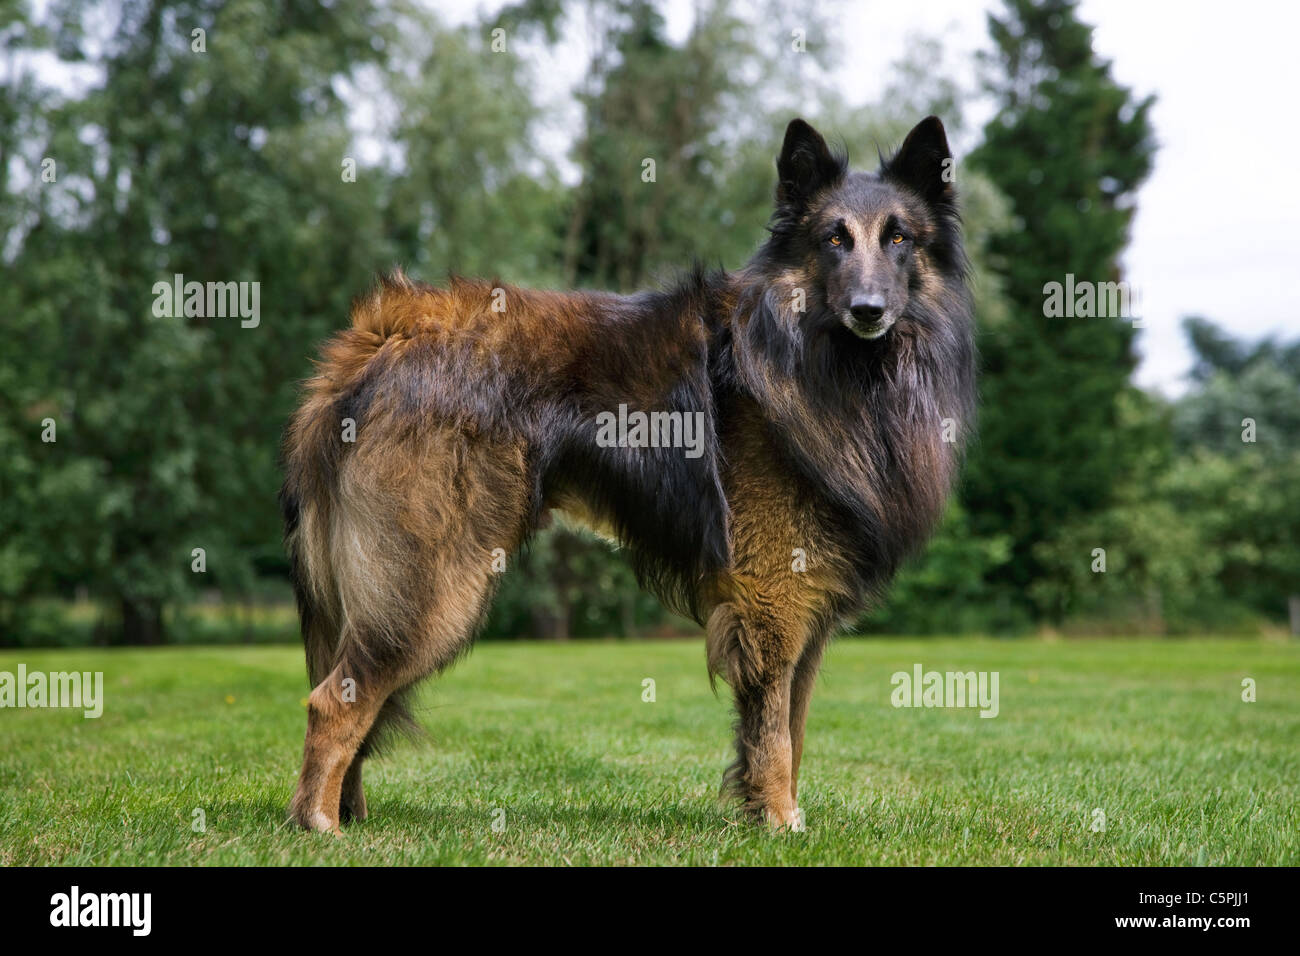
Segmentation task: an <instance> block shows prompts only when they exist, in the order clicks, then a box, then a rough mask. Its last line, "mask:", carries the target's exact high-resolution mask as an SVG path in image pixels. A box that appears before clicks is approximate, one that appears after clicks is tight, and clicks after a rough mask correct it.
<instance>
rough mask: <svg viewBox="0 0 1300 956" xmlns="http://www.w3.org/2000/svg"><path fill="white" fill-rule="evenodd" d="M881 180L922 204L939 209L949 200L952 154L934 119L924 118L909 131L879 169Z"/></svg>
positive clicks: (946, 137)
mask: <svg viewBox="0 0 1300 956" xmlns="http://www.w3.org/2000/svg"><path fill="white" fill-rule="evenodd" d="M880 172H881V175H882V176H884V178H885V179H888V180H891V181H893V182H895V183H898V184H899V185H901V186H906V187H907V188H909V189H912V190H914V191H916V192H917V193H919V194H920V195H921V196H922V197H923V198H924V199H925V201H926V202H929V203H931V204H936V205H941V204H949V203H951V202H952V200H953V189H952V180H953V168H952V150H950V149H949V148H948V136H947V134H946V133H944V131H943V123H941V122H939V117H937V116H927V117H926V118H925V119H923V120H921V122H919V123H917V124H916V125H915V126H914V127H912V132H910V133H908V134H907V139H905V140H903V145H902V146H900V147H899V149H898V152H897V153H895V154H894V156H893V158H892V159H890V160H889V161H888V162H886V163H885V164H884V165H883V166H882V167H881V168H880Z"/></svg>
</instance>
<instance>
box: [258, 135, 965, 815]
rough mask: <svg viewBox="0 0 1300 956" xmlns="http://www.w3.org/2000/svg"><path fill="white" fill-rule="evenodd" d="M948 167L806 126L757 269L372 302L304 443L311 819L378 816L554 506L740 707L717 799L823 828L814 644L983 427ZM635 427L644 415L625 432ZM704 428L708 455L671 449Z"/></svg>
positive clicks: (317, 393)
mask: <svg viewBox="0 0 1300 956" xmlns="http://www.w3.org/2000/svg"><path fill="white" fill-rule="evenodd" d="M951 171H952V156H951V151H950V149H949V146H948V141H947V136H946V133H945V131H944V128H943V125H942V123H941V122H940V121H939V120H938V119H937V118H936V117H933V116H931V117H927V118H926V119H924V120H923V121H921V122H920V123H919V124H917V126H916V127H915V128H914V129H912V131H911V132H910V133H909V134H908V136H907V137H906V139H905V140H904V142H903V144H902V146H901V147H900V148H899V149H898V151H897V152H896V153H894V154H893V155H892V156H891V157H889V158H888V159H882V161H881V165H880V168H879V169H878V171H877V172H874V173H867V172H856V171H850V170H849V166H848V160H847V156H845V155H844V154H843V153H842V152H836V151H832V150H831V149H830V148H828V146H827V144H826V141H825V140H824V139H823V137H822V136H821V135H820V134H819V133H818V132H817V131H816V130H814V129H813V128H812V127H811V126H810V125H809V124H808V123H806V122H804V121H803V120H801V119H795V120H793V121H792V122H791V123H790V124H789V126H788V128H787V129H786V132H785V140H784V143H783V145H782V148H781V152H780V156H779V158H778V160H777V173H778V184H777V187H776V197H775V207H774V211H773V214H772V217H771V221H770V224H769V226H768V231H769V236H768V237H767V239H766V240H765V241H764V242H763V243H762V245H761V246H760V247H759V249H758V251H757V252H756V254H755V255H754V257H753V258H752V259H751V261H750V262H749V263H748V264H747V265H745V266H744V267H743V268H742V269H740V270H738V271H735V272H726V271H721V270H710V269H705V268H703V267H700V266H698V265H697V266H695V267H694V268H693V269H692V270H689V271H687V272H686V273H684V274H683V275H682V276H681V277H680V278H679V279H678V280H676V281H675V282H673V283H672V284H671V285H670V286H669V287H666V288H662V289H658V290H653V291H644V292H640V293H637V294H634V295H628V296H623V295H615V294H612V293H605V292H590V291H580V292H552V291H535V290H527V289H520V288H515V287H513V286H509V285H504V284H501V283H497V282H487V281H472V280H466V279H461V278H452V279H451V280H450V281H449V283H448V285H447V286H446V287H445V288H437V287H433V286H429V285H424V284H420V283H416V282H413V281H411V280H410V279H408V278H406V277H405V276H404V275H402V274H401V273H400V272H397V273H394V274H392V275H389V276H387V277H385V278H382V279H380V280H379V282H378V284H377V286H376V288H375V289H374V290H373V291H372V292H371V293H370V294H369V295H368V296H366V297H364V298H362V299H359V300H358V301H357V302H356V303H355V304H354V307H353V310H352V317H351V318H352V322H351V327H350V328H348V329H346V330H345V331H342V332H340V333H338V335H336V336H335V337H334V338H333V339H332V340H331V341H330V342H328V344H327V345H326V346H325V347H324V349H323V355H322V359H321V361H320V362H319V364H318V370H317V374H316V375H315V376H314V377H313V378H311V379H310V380H309V381H308V382H307V383H306V385H305V387H304V394H303V397H302V401H301V404H300V405H299V407H298V408H297V410H296V412H295V413H294V415H293V416H292V419H291V420H290V422H289V425H288V428H287V430H286V433H285V439H284V447H283V451H282V457H283V463H284V470H285V481H284V486H283V489H282V492H281V507H282V511H283V514H284V522H285V541H286V547H287V550H288V553H289V555H290V558H291V565H292V569H293V577H294V587H295V592H296V595H297V600H298V606H299V613H300V617H301V624H302V634H303V640H304V644H305V647H306V657H307V669H308V672H309V677H310V680H311V683H312V685H313V687H314V689H313V690H312V692H311V695H310V697H309V699H308V717H307V735H306V742H305V745H304V753H303V763H302V771H301V774H300V777H299V780H298V786H297V790H296V792H295V794H294V797H293V800H292V804H291V807H290V815H291V817H292V819H293V820H294V821H296V822H297V823H298V824H300V825H301V826H303V827H306V828H310V829H315V830H320V831H327V832H334V833H338V832H339V826H340V823H341V822H348V821H349V820H357V819H363V818H365V816H366V813H367V810H366V800H365V794H364V790H363V787H362V779H361V775H362V764H363V762H364V761H365V759H366V758H367V757H368V756H369V755H371V754H373V753H374V752H375V750H376V747H377V746H378V744H379V742H380V740H381V738H382V737H383V736H384V735H385V734H386V732H387V731H390V730H394V729H400V728H402V727H403V726H409V725H410V723H411V718H410V713H409V711H408V709H407V708H406V706H405V704H404V701H405V699H406V697H407V695H408V694H409V692H410V691H411V689H412V688H413V687H414V685H415V684H416V683H417V682H418V681H420V680H422V679H423V678H425V677H428V676H429V675H431V674H435V673H438V672H440V671H441V670H443V669H444V668H446V667H447V666H448V665H450V664H451V663H452V662H453V661H455V660H456V659H457V658H458V657H459V656H460V655H462V654H464V653H466V652H467V651H468V649H469V648H470V645H471V643H472V641H473V639H474V637H475V634H476V631H477V630H478V628H479V626H480V624H481V623H482V621H483V619H484V615H485V612H486V610H487V608H488V607H489V604H490V601H491V598H492V595H493V592H494V588H495V585H496V583H497V581H498V579H499V575H498V574H497V573H495V572H496V571H498V570H499V564H494V556H495V558H496V559H498V560H499V557H500V555H502V554H512V553H514V552H515V551H516V550H517V549H518V548H520V547H521V546H522V545H524V544H525V542H526V541H527V540H528V538H529V536H530V534H532V533H533V532H534V531H535V530H536V529H537V528H538V527H540V526H542V525H543V524H544V523H545V521H546V520H547V519H548V515H549V512H551V511H552V510H560V511H563V512H565V513H567V514H568V515H570V516H572V517H573V518H575V519H577V520H579V521H581V522H583V523H585V524H587V525H589V526H590V527H592V528H594V529H596V530H597V531H599V532H602V533H604V534H607V535H608V536H610V537H612V538H614V539H616V540H617V541H619V542H620V543H621V544H622V546H623V548H624V549H625V550H626V552H627V554H628V555H629V558H630V560H631V562H632V564H633V567H634V568H635V570H636V572H637V575H638V579H639V580H640V582H641V583H642V585H643V586H644V587H646V588H647V589H649V590H650V591H652V592H653V593H655V594H656V595H658V596H659V597H660V598H661V599H662V600H663V601H664V602H665V603H667V604H668V605H669V606H671V607H673V608H675V609H678V610H680V611H681V612H683V613H685V614H687V615H689V616H691V617H693V618H694V619H695V620H696V621H697V622H699V623H701V624H703V625H705V627H706V630H707V637H706V650H707V661H708V672H709V675H710V679H711V680H713V679H714V678H716V677H721V678H722V679H723V680H724V681H725V682H726V683H727V684H728V685H729V686H730V688H731V690H732V693H733V694H734V698H735V709H736V728H735V748H736V758H735V762H734V763H733V764H732V766H731V767H730V769H729V770H728V771H727V772H726V775H725V777H724V786H725V787H726V789H728V790H729V791H730V792H731V793H732V794H733V795H734V796H735V797H736V798H738V800H739V803H740V805H741V806H742V807H743V808H744V810H745V812H746V813H747V814H748V815H750V816H751V817H752V818H753V819H755V820H766V821H767V822H768V823H769V824H771V825H772V826H774V827H777V828H798V827H801V826H802V820H801V815H800V813H799V810H798V778H799V765H800V759H801V757H802V754H803V739H804V726H805V722H806V720H807V715H808V703H809V698H810V695H811V692H812V688H813V683H814V680H815V678H816V675H817V671H818V667H819V664H820V661H821V658H822V652H823V650H824V648H825V646H826V643H827V641H828V639H829V637H830V635H831V634H832V633H833V631H834V630H835V629H836V627H837V626H838V625H839V624H841V623H842V622H844V621H846V620H847V619H849V618H851V617H852V616H853V615H856V614H859V613H861V612H862V611H863V609H865V608H866V607H868V606H869V605H870V604H871V603H872V602H873V601H874V600H876V599H878V598H879V597H880V596H881V595H882V594H883V592H884V590H885V588H886V586H887V584H888V583H889V581H890V579H891V577H892V576H893V575H894V573H895V571H896V570H897V568H898V567H899V566H900V564H901V563H902V562H903V561H904V560H905V559H907V558H908V557H909V556H910V555H912V554H914V553H915V552H916V551H917V550H918V549H919V548H920V547H921V546H922V544H923V543H924V542H925V540H926V539H927V537H928V535H929V534H930V533H931V531H932V529H933V528H934V526H935V524H936V522H937V521H938V520H939V518H940V517H941V515H942V513H943V511H944V508H945V503H946V500H947V497H948V495H949V493H950V490H951V488H952V486H953V483H954V479H955V476H956V474H957V471H958V468H959V465H960V461H961V457H962V447H963V444H964V442H965V441H966V438H967V436H968V434H969V432H970V430H971V426H972V419H973V416H974V410H975V347H974V341H973V316H972V301H971V295H970V291H969V278H968V275H969V267H968V264H967V260H966V257H965V254H964V251H963V247H962V235H961V223H960V216H959V212H958V207H957V197H956V194H955V189H954V186H953V183H952V179H953V176H952V174H951ZM638 413H640V415H641V418H640V419H636V416H637V414H638ZM616 414H617V415H619V416H622V418H621V419H620V420H621V421H624V420H626V421H635V425H634V426H633V427H632V428H623V427H621V426H620V429H619V431H620V434H618V435H617V436H615V437H611V435H612V434H613V433H612V432H609V431H608V425H609V423H610V420H611V419H610V416H613V415H616ZM656 416H657V417H656ZM646 420H652V421H655V422H657V423H658V424H659V425H660V426H662V427H661V428H659V429H658V430H659V431H663V432H666V433H667V438H668V440H666V441H655V440H646V436H645V435H644V434H643V432H644V431H646V429H645V428H644V427H643V426H644V424H645V422H646ZM688 420H689V422H690V423H691V424H692V425H693V426H694V428H693V431H694V432H695V433H696V435H695V438H696V442H695V444H694V447H693V449H690V450H689V453H687V451H688V450H686V449H683V448H681V447H673V446H674V443H675V442H674V440H673V439H674V438H676V437H677V436H676V431H675V429H676V428H677V427H678V425H677V423H679V422H683V421H688ZM670 425H671V426H672V427H669V426H670ZM601 429H606V433H605V436H604V437H605V440H600V438H601ZM659 437H663V436H659Z"/></svg>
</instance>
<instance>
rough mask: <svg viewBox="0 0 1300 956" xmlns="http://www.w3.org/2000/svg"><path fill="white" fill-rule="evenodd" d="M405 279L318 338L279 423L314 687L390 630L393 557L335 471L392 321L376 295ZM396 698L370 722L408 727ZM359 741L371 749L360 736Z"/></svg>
mask: <svg viewBox="0 0 1300 956" xmlns="http://www.w3.org/2000/svg"><path fill="white" fill-rule="evenodd" d="M413 288H414V286H413V284H412V283H410V282H409V280H407V279H406V278H405V277H404V276H402V275H401V273H400V272H399V273H395V274H394V275H391V276H389V277H386V278H383V279H381V280H380V283H379V286H378V287H377V288H376V289H375V290H374V292H373V293H371V295H370V296H368V297H366V298H365V299H363V300H361V301H359V302H358V303H356V304H355V305H354V307H353V311H352V327H351V328H350V329H347V330H345V331H343V332H342V333H340V334H339V335H337V336H336V337H335V338H334V339H332V340H331V341H330V342H329V343H328V345H326V347H325V349H324V351H323V354H322V360H321V362H320V366H319V370H318V373H317V374H316V375H315V376H314V377H313V378H311V379H310V380H309V381H308V382H307V383H306V385H305V388H304V394H303V400H302V402H301V404H300V405H299V406H298V409H297V411H296V412H295V413H294V415H293V417H292V418H291V419H290V422H289V426H288V428H287V429H286V431H285V436H284V444H283V447H282V449H281V461H282V466H283V469H284V484H283V486H282V488H281V491H280V510H281V515H282V517H283V520H284V542H285V549H286V551H287V552H288V556H289V563H290V571H291V576H292V580H293V589H294V596H295V598H296V599H297V603H298V615H299V619H300V621H301V625H302V639H303V646H304V650H305V651H306V658H307V674H308V677H309V678H310V680H311V683H312V686H313V687H315V686H316V685H318V684H319V683H320V682H321V681H322V680H324V679H325V678H326V677H327V676H329V674H330V672H331V671H332V670H333V669H334V668H335V667H337V666H338V665H339V664H340V663H341V662H342V661H343V660H344V659H345V657H346V658H348V659H349V660H350V661H351V662H352V663H353V664H355V665H356V666H357V668H358V669H359V668H361V667H363V666H364V665H365V664H366V663H367V662H368V661H370V660H371V658H372V656H373V652H374V650H375V649H376V647H375V646H373V645H375V644H376V643H377V642H379V641H383V640H386V639H391V638H392V637H393V636H394V635H395V633H396V632H397V631H398V630H399V628H398V627H397V626H396V623H395V622H394V621H393V620H390V618H391V617H392V616H393V615H394V614H395V613H397V611H398V610H400V609H397V608H394V607H393V601H392V600H391V598H390V597H389V596H387V595H386V594H385V592H384V588H385V581H386V580H389V579H390V577H389V573H388V572H389V570H390V569H389V568H388V564H389V563H390V559H392V558H393V555H392V554H390V553H389V551H388V550H386V549H387V548H388V545H389V544H390V543H391V542H389V541H388V540H387V539H388V537H389V536H388V535H387V534H386V529H384V528H383V527H382V526H381V525H379V524H378V523H377V522H376V520H375V518H374V516H373V515H372V514H370V513H369V510H370V509H367V508H366V507H365V505H364V502H363V501H361V500H359V496H358V495H357V494H355V493H354V494H349V493H348V490H347V488H346V487H345V484H346V482H345V480H344V479H345V477H346V476H345V474H344V472H345V465H346V460H347V457H348V456H349V455H350V454H352V453H353V450H354V447H355V446H354V444H353V443H352V442H353V439H354V438H355V430H356V429H357V428H358V426H359V419H360V418H362V417H363V415H362V413H361V411H360V410H359V408H354V407H352V406H353V405H355V404H356V402H357V395H358V392H359V391H360V390H361V389H362V388H363V386H364V383H365V382H366V381H367V378H368V370H369V369H370V367H371V364H372V362H373V360H374V359H375V356H376V355H378V353H379V352H380V350H381V349H382V348H383V346H384V343H385V342H386V341H387V340H388V338H389V337H390V336H391V335H393V334H394V333H395V332H397V331H399V330H398V329H394V328H387V327H385V324H384V321H385V320H384V319H383V316H385V315H386V314H389V313H388V310H385V309H383V308H381V307H380V301H381V299H382V298H383V297H384V296H385V295H387V294H389V293H409V292H410V291H412V290H413ZM349 428H351V429H353V435H352V437H351V438H349V436H348V434H347V430H348V429H349ZM400 698H401V695H400V694H398V695H394V696H393V697H392V698H390V700H389V704H388V705H386V706H385V707H384V709H383V711H382V712H381V715H380V720H379V721H378V723H377V725H376V727H377V730H378V729H381V727H382V728H389V727H394V726H395V727H399V728H404V729H407V730H411V729H413V728H414V727H415V722H414V720H413V719H411V717H410V714H409V712H408V711H407V709H406V708H405V707H404V706H403V704H402V701H401V699H400ZM366 749H367V750H368V751H369V750H372V749H373V743H372V742H371V741H370V740H369V739H368V741H367V747H366Z"/></svg>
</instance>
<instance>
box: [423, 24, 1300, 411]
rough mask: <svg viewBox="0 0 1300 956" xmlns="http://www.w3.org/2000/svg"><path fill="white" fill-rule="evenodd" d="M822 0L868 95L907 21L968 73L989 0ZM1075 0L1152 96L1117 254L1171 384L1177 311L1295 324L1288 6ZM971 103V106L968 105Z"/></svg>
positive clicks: (1297, 149) (1296, 217) (856, 84)
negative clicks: (1148, 134)
mask: <svg viewBox="0 0 1300 956" xmlns="http://www.w3.org/2000/svg"><path fill="white" fill-rule="evenodd" d="M487 5H488V6H489V7H496V6H499V5H500V4H499V3H498V2H494V0H488V2H487ZM439 6H440V7H442V9H444V10H446V7H445V6H443V5H442V4H439ZM828 7H829V9H830V10H838V11H842V12H843V15H844V16H843V20H844V30H843V36H842V37H841V40H842V44H843V46H844V48H845V49H846V50H848V51H851V52H853V53H855V54H856V55H854V56H853V57H852V58H851V59H849V61H848V62H846V63H845V65H844V67H843V68H842V69H843V80H844V83H845V86H844V88H845V89H847V90H852V91H854V92H855V94H857V95H855V96H854V99H857V100H859V101H860V102H871V101H874V100H877V99H878V98H879V97H880V94H881V92H882V90H883V88H884V85H885V83H886V80H887V67H888V64H889V63H890V62H891V61H892V60H895V59H897V57H898V56H899V55H900V54H901V53H902V52H903V49H904V42H905V40H906V38H907V36H908V35H909V34H910V33H922V34H928V35H935V36H938V37H940V38H941V39H942V40H943V41H944V46H945V49H946V51H948V52H949V54H950V56H949V66H950V67H952V68H954V69H955V70H956V72H957V74H958V77H959V78H961V79H963V81H968V85H970V86H972V87H973V85H974V66H973V59H972V55H973V53H974V51H976V50H977V49H981V48H984V47H986V45H987V33H986V29H985V14H986V12H987V11H988V10H990V9H1000V8H1001V3H1000V2H994V0H925V2H924V3H906V4H900V3H884V2H876V0H840V2H839V3H835V2H834V0H831V3H829V4H828ZM692 8H693V3H692V0H669V4H668V8H667V10H668V22H669V30H670V33H672V34H674V36H676V37H680V36H681V35H683V34H684V33H685V32H686V30H687V29H689V25H690V21H691V16H692ZM461 9H464V8H463V7H462V8H461ZM1080 10H1081V14H1082V16H1083V18H1084V19H1085V20H1086V21H1088V22H1090V23H1092V24H1093V25H1095V27H1096V33H1095V45H1096V49H1097V52H1098V53H1099V54H1100V55H1102V56H1103V57H1105V58H1107V59H1109V60H1111V62H1112V69H1113V72H1114V75H1115V77H1116V78H1117V79H1118V80H1119V81H1120V82H1121V83H1124V84H1125V85H1127V86H1129V87H1131V88H1132V89H1133V90H1134V92H1135V93H1136V94H1137V95H1139V96H1141V95H1145V94H1146V93H1155V94H1156V95H1157V97H1158V99H1157V103H1156V106H1155V109H1154V113H1153V121H1154V125H1155V130H1156V136H1157V139H1158V141H1159V144H1160V149H1159V152H1158V153H1157V155H1156V163H1155V170H1154V172H1153V174H1152V176H1151V178H1150V179H1149V180H1148V181H1147V183H1146V184H1145V185H1144V186H1143V188H1142V190H1141V191H1140V193H1139V195H1138V215H1137V219H1136V221H1135V224H1134V229H1133V236H1132V243H1131V245H1130V247H1129V250H1128V253H1127V255H1126V256H1125V260H1124V262H1125V266H1126V268H1127V278H1128V280H1129V281H1130V282H1131V283H1133V284H1134V285H1135V286H1136V287H1137V288H1138V291H1139V292H1140V297H1141V304H1142V313H1143V319H1144V322H1145V328H1143V329H1142V330H1141V332H1140V333H1139V337H1138V349H1139V351H1140V353H1141V355H1142V364H1141V366H1140V368H1139V370H1138V381H1139V382H1140V383H1141V384H1143V385H1146V386H1149V387H1154V388H1158V389H1160V390H1161V391H1164V392H1166V393H1176V392H1178V391H1180V390H1181V379H1182V376H1183V375H1184V374H1185V372H1186V371H1187V369H1188V367H1189V365H1190V353H1189V351H1188V349H1187V347H1186V344H1185V342H1184V339H1183V335H1182V332H1181V329H1180V321H1181V319H1182V318H1183V317H1184V316H1186V315H1189V314H1194V313H1195V314H1201V315H1204V316H1206V317H1207V318H1210V319H1212V320H1213V321H1215V322H1218V323H1219V324H1221V325H1223V326H1225V327H1226V328H1228V329H1230V330H1231V331H1232V332H1233V333H1235V334H1239V335H1246V336H1251V337H1258V336H1262V335H1265V334H1268V333H1271V332H1276V333H1280V334H1282V335H1283V336H1285V337H1288V338H1294V337H1296V336H1300V308H1298V306H1300V296H1298V295H1297V293H1296V291H1295V284H1294V282H1293V277H1294V276H1295V275H1296V273H1297V272H1298V271H1300V270H1298V269H1297V263H1298V262H1300V190H1297V189H1296V188H1294V187H1293V185H1292V183H1291V177H1292V176H1293V175H1294V174H1295V173H1296V171H1297V169H1296V163H1297V159H1300V134H1298V133H1297V124H1296V120H1295V113H1296V107H1295V97H1296V94H1297V93H1298V92H1300V51H1297V49H1296V36H1297V34H1298V33H1300V5H1297V4H1293V3H1289V2H1267V0H1238V2H1235V3H1231V4H1224V3H1221V2H1215V3H1212V2H1209V0H1183V2H1179V0H1083V2H1082V3H1081V6H1080ZM859 37H861V38H863V39H862V40H861V41H858V40H857V39H856V38H859ZM811 42H813V40H812V38H810V43H811ZM564 60H565V62H560V63H557V64H556V69H557V70H558V71H559V72H560V73H563V71H564V69H565V67H566V66H570V65H573V64H579V65H580V63H581V61H580V59H579V58H576V57H571V56H570V57H565V58H564ZM984 116H987V111H984V112H981V111H980V110H979V109H978V107H977V106H976V107H975V108H973V109H972V110H971V115H970V117H968V118H969V119H972V120H979V119H981V118H982V117H984ZM569 132H570V133H571V132H572V130H569ZM959 159H960V157H959Z"/></svg>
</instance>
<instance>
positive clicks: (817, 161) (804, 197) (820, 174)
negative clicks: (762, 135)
mask: <svg viewBox="0 0 1300 956" xmlns="http://www.w3.org/2000/svg"><path fill="white" fill-rule="evenodd" d="M846 169H847V162H846V161H845V159H844V157H843V156H836V155H834V154H833V153H831V151H830V150H829V149H828V148H827V146H826V140H824V139H822V137H821V134H820V133H818V132H817V131H816V130H815V129H813V128H812V127H811V126H809V125H808V124H807V123H805V122H804V121H803V120H801V119H793V120H791V121H790V125H789V126H787V127H786V128H785V143H784V144H782V146H781V155H780V156H779V157H778V158H777V161H776V173H777V185H776V201H777V203H779V204H780V205H783V206H791V207H801V206H804V205H805V204H807V202H808V200H809V199H811V198H812V197H813V196H814V195H816V193H817V190H819V189H823V188H825V187H826V186H830V185H831V184H833V183H835V182H838V181H839V180H840V179H841V178H842V177H843V176H844V173H845V170H846Z"/></svg>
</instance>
